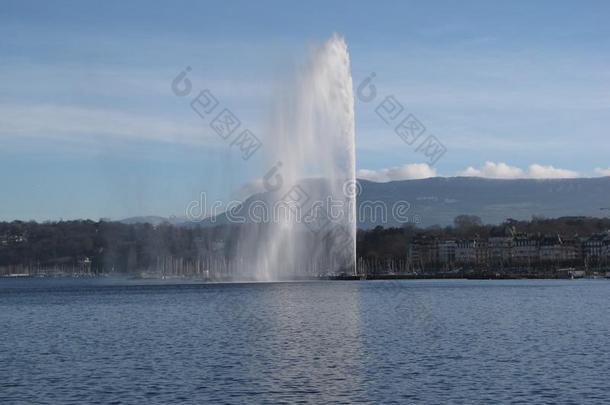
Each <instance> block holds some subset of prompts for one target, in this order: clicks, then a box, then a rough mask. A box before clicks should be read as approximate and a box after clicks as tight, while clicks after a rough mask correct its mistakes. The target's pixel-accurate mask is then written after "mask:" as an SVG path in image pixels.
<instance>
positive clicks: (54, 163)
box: [0, 1, 610, 220]
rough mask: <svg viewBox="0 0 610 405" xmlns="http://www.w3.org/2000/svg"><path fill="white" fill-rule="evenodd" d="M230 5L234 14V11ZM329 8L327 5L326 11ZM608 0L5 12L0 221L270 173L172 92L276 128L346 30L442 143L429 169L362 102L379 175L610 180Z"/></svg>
mask: <svg viewBox="0 0 610 405" xmlns="http://www.w3.org/2000/svg"><path fill="white" fill-rule="evenodd" d="M225 3H226V4H225ZM327 3H330V4H327ZM609 15H610V3H608V2H604V1H589V2H586V3H583V2H576V1H573V2H562V1H536V2H531V1H521V2H506V4H502V3H500V2H488V1H469V2H454V1H442V2H441V1H436V2H435V1H421V2H409V1H404V2H398V1H397V2H383V1H381V2H379V1H376V2H357V1H351V2H338V1H337V2H323V1H320V2H317V1H309V2H292V3H290V4H288V3H287V2H265V1H263V2H202V1H193V2H188V1H186V2H172V4H169V2H168V3H167V4H165V5H157V4H154V5H153V3H151V2H144V1H141V2H140V1H131V2H118V1H117V2H103V3H102V2H92V1H91V2H89V1H56V2H42V1H40V2H30V1H2V2H1V3H0V186H1V187H2V191H1V193H0V207H2V208H1V210H0V219H9V220H10V219H24V220H27V219H36V220H45V219H58V218H64V219H67V218H85V217H86V218H92V219H98V218H100V217H110V218H122V217H127V216H132V215H163V216H168V215H183V214H184V208H185V206H186V205H187V204H188V202H189V201H191V200H193V199H198V198H199V195H200V193H201V192H206V193H207V195H208V198H220V199H225V200H226V199H228V198H230V197H231V196H233V195H234V193H233V192H234V190H237V189H239V187H240V186H242V185H243V184H244V183H246V182H249V181H253V180H255V179H257V178H260V177H261V176H262V175H263V173H264V170H263V168H262V167H263V166H262V163H261V162H260V161H258V160H257V159H256V158H253V159H251V160H248V161H247V162H244V161H243V160H242V159H241V158H240V156H239V153H237V152H236V151H235V149H234V148H230V147H228V146H227V144H226V143H223V142H222V140H221V139H219V138H218V136H217V135H216V134H214V133H212V131H211V130H210V129H209V128H207V127H206V126H203V125H201V121H200V120H199V118H198V117H197V116H196V115H194V114H193V112H192V110H191V109H190V108H189V105H188V102H187V101H185V100H184V99H181V98H179V97H176V96H175V95H174V94H173V93H172V91H171V87H170V85H171V82H172V80H173V78H174V77H175V76H176V75H177V74H178V73H179V72H180V71H181V70H182V69H184V67H185V66H191V67H192V72H191V74H190V78H191V79H192V82H193V86H194V88H196V89H203V88H209V89H211V90H212V91H213V92H214V94H215V95H216V96H217V97H218V99H219V100H220V101H221V103H222V104H223V105H225V106H227V107H229V108H230V109H231V110H232V111H234V113H235V114H236V115H237V116H238V117H239V118H240V120H241V121H242V122H243V123H244V125H246V126H247V127H248V128H250V129H251V130H253V131H254V132H255V133H259V134H260V133H264V131H265V127H266V122H267V117H268V115H269V111H270V109H269V106H270V105H271V103H272V102H273V89H274V86H277V85H278V81H279V79H278V78H282V77H285V76H286V75H287V74H289V72H290V71H291V69H292V68H293V66H295V65H297V66H298V65H299V63H300V62H302V61H303V60H304V59H305V58H306V56H307V53H308V52H309V50H310V49H311V47H312V46H315V44H319V43H321V42H323V41H325V40H326V39H327V38H328V37H330V36H331V35H332V33H334V32H336V33H339V34H341V35H343V36H344V37H345V38H346V41H347V43H348V46H349V49H350V54H351V58H352V72H353V76H354V83H355V85H357V84H358V83H359V82H360V81H361V80H363V79H364V78H365V77H367V76H368V75H369V74H370V73H371V72H375V73H376V78H375V85H376V86H377V88H378V91H379V94H381V95H383V96H386V95H393V96H394V97H395V98H396V99H397V100H398V101H400V102H401V103H402V104H403V105H404V106H405V109H406V110H407V111H408V112H410V113H413V114H415V115H416V116H417V117H418V119H419V120H420V121H421V122H422V123H423V124H424V125H425V126H426V129H427V131H428V133H431V134H434V135H435V136H436V137H437V138H438V139H439V140H441V141H442V143H443V144H444V145H445V147H446V148H447V152H446V153H445V155H444V156H443V157H442V158H441V159H440V160H439V161H438V162H437V163H436V164H435V165H434V167H429V166H426V165H425V163H426V159H425V156H423V155H422V154H421V152H416V151H415V148H414V147H412V146H409V145H406V144H405V143H404V142H403V141H402V140H401V139H400V138H399V137H397V136H396V134H394V132H393V131H392V128H390V127H388V126H387V125H386V124H385V123H384V122H383V121H382V120H381V119H380V118H379V117H378V116H377V115H376V114H375V112H374V107H375V106H374V105H370V104H366V103H362V102H359V101H357V102H356V131H357V153H358V157H357V161H358V169H359V170H361V172H360V173H361V174H362V175H363V176H367V177H369V178H371V179H375V180H381V181H386V180H392V179H399V178H409V177H421V176H426V175H442V176H453V175H457V174H468V175H482V176H488V177H507V178H508V177H565V176H599V175H603V174H610V171H607V170H606V169H608V168H609V167H610V162H609V158H608V157H609V156H610V143H609V142H608V141H607V139H608V135H609V131H608V128H609V127H610V25H609V24H608V23H607V17H608V16H609Z"/></svg>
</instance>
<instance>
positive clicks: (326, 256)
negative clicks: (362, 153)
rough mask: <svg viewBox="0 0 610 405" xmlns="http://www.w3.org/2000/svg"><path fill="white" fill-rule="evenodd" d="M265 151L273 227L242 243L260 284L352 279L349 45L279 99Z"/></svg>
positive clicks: (323, 51) (306, 71)
mask: <svg viewBox="0 0 610 405" xmlns="http://www.w3.org/2000/svg"><path fill="white" fill-rule="evenodd" d="M272 116H273V118H272V120H271V121H272V122H271V125H270V130H269V132H268V134H267V137H266V138H265V142H264V150H265V153H266V160H267V164H268V167H272V166H273V167H274V170H272V171H273V173H274V176H275V177H276V178H277V179H280V181H279V183H280V186H278V187H277V189H275V190H273V192H271V193H267V194H268V196H267V198H266V202H267V203H269V206H270V207H271V206H272V208H271V215H272V219H273V220H272V221H271V222H270V223H269V224H267V225H266V226H264V227H259V228H258V229H256V230H252V229H251V228H250V229H249V230H247V231H246V233H247V234H246V235H243V237H242V238H241V240H240V247H241V248H240V250H241V253H242V257H248V259H249V260H250V264H251V265H253V266H254V269H253V270H254V272H255V274H256V278H258V279H260V280H277V279H292V278H295V277H296V278H298V277H311V276H324V275H338V274H342V273H345V274H355V272H356V268H355V266H356V203H355V199H356V194H357V192H356V191H357V184H356V182H355V181H356V179H355V124H354V94H353V84H352V76H351V68H350V58H349V53H348V50H347V44H346V43H345V40H344V39H343V38H342V37H340V36H338V35H333V36H332V38H330V39H329V40H328V41H327V42H326V43H325V44H323V45H322V46H320V47H318V48H316V49H314V50H313V51H312V53H311V55H310V58H309V60H308V62H307V63H306V64H305V66H303V67H302V68H301V69H300V70H299V72H297V73H296V75H295V77H294V80H292V81H291V83H290V84H289V85H287V86H284V87H283V91H282V92H281V94H280V96H279V97H278V102H277V105H276V107H275V111H274V114H273V115H272Z"/></svg>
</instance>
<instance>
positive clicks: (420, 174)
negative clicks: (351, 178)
mask: <svg viewBox="0 0 610 405" xmlns="http://www.w3.org/2000/svg"><path fill="white" fill-rule="evenodd" d="M435 176H436V170H435V169H434V168H433V167H430V166H429V165H428V164H426V163H413V164H408V165H403V166H398V167H391V168H389V169H379V170H367V169H361V170H358V173H357V174H356V177H358V178H359V179H364V180H371V181H376V182H387V181H395V180H409V179H426V178H428V177H435Z"/></svg>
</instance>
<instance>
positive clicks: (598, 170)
mask: <svg viewBox="0 0 610 405" xmlns="http://www.w3.org/2000/svg"><path fill="white" fill-rule="evenodd" d="M595 173H597V174H599V175H602V176H610V168H607V169H604V168H601V167H598V168H596V169H595Z"/></svg>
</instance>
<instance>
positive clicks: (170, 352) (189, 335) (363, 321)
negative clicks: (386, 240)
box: [0, 279, 610, 404]
mask: <svg viewBox="0 0 610 405" xmlns="http://www.w3.org/2000/svg"><path fill="white" fill-rule="evenodd" d="M608 297H610V282H607V281H603V280H599V281H597V280H596V281H366V282H339V281H337V282H301V283H264V284H262V283H261V284H207V285H206V284H169V285H168V284H161V283H158V282H157V283H155V282H148V283H144V284H143V282H141V281H130V282H123V281H121V282H118V283H116V282H113V281H110V280H57V279H38V280H32V279H29V280H13V279H0V326H1V329H0V403H3V404H4V403H75V404H76V403H78V404H82V403H128V404H134V403H142V404H155V403H159V404H161V403H163V404H165V403H193V404H195V403H196V404H201V403H229V404H232V403H235V404H238V403H281V402H285V403H297V402H299V401H300V402H302V403H354V402H361V403H464V404H469V403H491V402H494V403H495V402H503V403H510V402H512V403H519V402H520V403H526V402H527V403H532V402H536V403H549V404H550V403H558V402H559V403H601V402H608V401H610V389H609V388H608V379H609V377H610V366H609V364H610V354H609V352H610V301H609V299H608Z"/></svg>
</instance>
